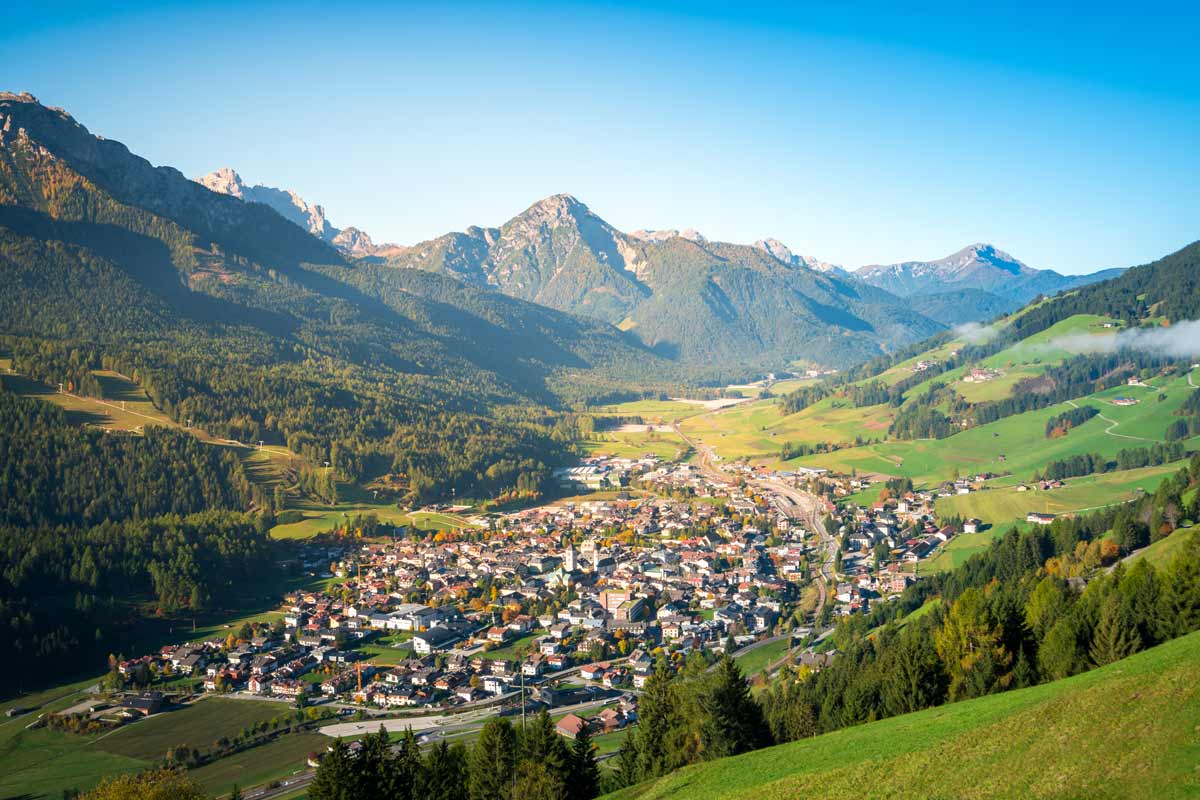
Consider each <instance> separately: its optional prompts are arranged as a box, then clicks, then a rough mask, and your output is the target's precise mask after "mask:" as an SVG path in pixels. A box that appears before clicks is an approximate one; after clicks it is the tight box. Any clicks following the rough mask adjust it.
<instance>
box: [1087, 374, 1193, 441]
mask: <svg viewBox="0 0 1200 800" xmlns="http://www.w3.org/2000/svg"><path fill="white" fill-rule="evenodd" d="M1191 378H1192V376H1191V375H1190V374H1189V375H1188V380H1191ZM1067 405H1069V406H1070V407H1071V408H1079V406H1077V405H1076V404H1075V401H1074V400H1068V401H1067ZM1096 417H1097V418H1099V419H1101V420H1103V421H1105V422H1107V423H1109V426H1108V427H1107V428H1105V429H1104V432H1105V433H1107V434H1108V435H1109V436H1115V437H1116V438H1118V439H1133V440H1134V441H1136V442H1157V441H1158V439H1147V438H1145V437H1144V436H1130V435H1129V434H1127V433H1113V428H1115V427H1117V426H1118V425H1120V424H1121V423H1119V422H1117V421H1116V420H1115V419H1113V418H1112V417H1106V416H1104V414H1102V413H1099V412H1097V413H1096Z"/></svg>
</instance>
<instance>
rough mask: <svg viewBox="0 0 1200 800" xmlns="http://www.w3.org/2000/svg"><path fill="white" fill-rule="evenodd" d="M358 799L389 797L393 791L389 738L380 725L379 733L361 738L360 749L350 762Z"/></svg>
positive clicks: (392, 764)
mask: <svg viewBox="0 0 1200 800" xmlns="http://www.w3.org/2000/svg"><path fill="white" fill-rule="evenodd" d="M351 766H352V770H353V772H354V777H355V779H356V780H355V785H356V791H355V794H356V796H358V797H361V798H364V800H366V799H367V798H379V799H380V800H382V798H384V797H390V796H391V794H392V792H393V791H395V788H396V787H395V782H394V769H393V768H394V763H393V760H392V755H391V748H390V737H389V736H388V732H387V729H386V728H385V727H384V726H383V724H382V723H381V724H380V725H379V731H378V732H376V733H373V734H369V735H367V736H365V737H363V740H362V749H361V750H360V751H359V752H358V755H357V756H356V757H355V758H354V760H353V761H352V765H351Z"/></svg>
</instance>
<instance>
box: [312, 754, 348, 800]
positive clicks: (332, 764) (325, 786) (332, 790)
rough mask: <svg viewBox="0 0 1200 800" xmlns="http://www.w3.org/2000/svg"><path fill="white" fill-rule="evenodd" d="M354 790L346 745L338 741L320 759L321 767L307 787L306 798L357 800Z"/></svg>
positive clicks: (316, 799)
mask: <svg viewBox="0 0 1200 800" xmlns="http://www.w3.org/2000/svg"><path fill="white" fill-rule="evenodd" d="M356 789H357V781H356V779H355V773H354V770H353V768H352V766H351V764H350V756H349V754H348V753H347V752H346V745H344V744H342V740H341V739H338V740H337V741H335V742H334V743H333V747H332V748H331V749H330V751H329V752H328V753H326V754H325V757H324V758H322V759H321V766H319V767H317V774H316V775H314V776H313V781H312V783H310V784H309V785H308V797H309V798H310V800H358V797H359V795H358V794H357V792H356Z"/></svg>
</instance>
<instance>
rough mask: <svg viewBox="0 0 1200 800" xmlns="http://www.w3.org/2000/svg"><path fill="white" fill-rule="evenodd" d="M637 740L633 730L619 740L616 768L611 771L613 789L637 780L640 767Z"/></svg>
mask: <svg viewBox="0 0 1200 800" xmlns="http://www.w3.org/2000/svg"><path fill="white" fill-rule="evenodd" d="M639 727H640V726H639ZM637 741H638V737H637V736H636V735H635V732H630V733H629V735H628V736H626V737H625V741H623V742H621V747H620V749H618V750H617V757H616V762H617V768H616V769H615V770H613V772H612V782H613V783H614V784H615V786H614V787H613V788H614V789H623V788H625V787H626V786H632V785H633V784H635V783H637V782H638V777H639V775H640V772H639V769H640V767H639V758H638V749H637Z"/></svg>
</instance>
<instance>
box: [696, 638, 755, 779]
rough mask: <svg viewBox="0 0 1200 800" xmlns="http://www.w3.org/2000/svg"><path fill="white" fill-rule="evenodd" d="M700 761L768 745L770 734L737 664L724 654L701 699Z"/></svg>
mask: <svg viewBox="0 0 1200 800" xmlns="http://www.w3.org/2000/svg"><path fill="white" fill-rule="evenodd" d="M702 705H703V708H704V712H705V719H704V723H703V725H702V726H701V734H700V735H701V742H702V743H703V747H704V751H703V756H704V758H722V757H724V756H732V755H737V754H738V753H745V752H747V751H749V750H755V749H757V748H759V747H762V746H764V745H766V744H768V743H769V740H770V731H769V729H768V728H767V724H766V721H765V720H764V719H763V714H762V709H761V708H759V705H758V703H757V702H756V701H755V700H754V698H753V697H751V696H750V687H749V686H747V685H746V678H745V676H743V675H742V670H741V668H740V667H738V665H737V662H736V661H734V660H733V658H732V657H730V655H729V654H728V653H726V654H725V655H724V656H723V657H722V658H721V661H720V663H719V664H718V665H717V669H716V677H715V680H714V682H713V685H712V687H711V688H710V689H709V690H708V692H707V693H706V695H705V697H704V698H703V700H702Z"/></svg>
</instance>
